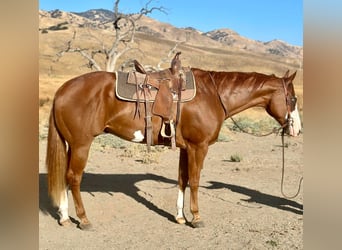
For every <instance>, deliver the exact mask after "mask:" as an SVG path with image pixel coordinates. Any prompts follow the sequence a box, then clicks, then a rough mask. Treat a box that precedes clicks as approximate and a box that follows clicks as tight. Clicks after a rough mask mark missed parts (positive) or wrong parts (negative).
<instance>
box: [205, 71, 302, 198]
mask: <svg viewBox="0 0 342 250" xmlns="http://www.w3.org/2000/svg"><path fill="white" fill-rule="evenodd" d="M209 76H210V78H211V81H212V82H213V84H214V86H215V88H216V91H217V95H218V97H219V99H220V102H221V104H222V107H223V109H224V111H225V113H226V117H229V118H230V119H231V120H232V121H233V123H234V124H235V126H236V127H237V128H238V129H240V130H241V131H242V132H243V133H246V134H248V135H252V136H256V137H265V136H269V135H271V134H273V133H275V134H278V133H279V132H280V130H282V131H281V144H282V170H281V184H280V191H281V194H282V195H283V196H284V197H285V198H287V199H293V198H295V197H297V196H298V194H299V192H300V188H301V185H302V182H303V177H301V178H300V180H299V184H298V189H297V192H296V193H295V194H294V195H292V196H288V195H286V194H285V193H284V176H285V143H284V135H285V128H286V127H287V126H288V125H289V124H291V123H292V122H293V120H292V118H291V107H290V103H289V102H290V101H289V98H288V91H287V89H286V86H285V81H284V79H282V83H283V88H284V95H285V101H286V107H287V119H286V122H285V123H284V124H283V125H282V126H280V127H279V128H276V127H275V128H273V130H272V131H271V132H269V133H266V134H261V135H259V134H253V133H250V132H248V131H246V130H244V129H243V128H241V127H240V126H239V125H238V123H237V122H236V121H235V120H234V119H233V117H232V116H230V115H229V113H228V111H227V110H226V108H225V106H224V105H223V102H222V99H221V97H220V95H219V93H218V90H217V86H216V84H215V80H214V78H213V76H212V75H211V73H210V72H209Z"/></svg>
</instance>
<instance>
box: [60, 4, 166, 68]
mask: <svg viewBox="0 0 342 250" xmlns="http://www.w3.org/2000/svg"><path fill="white" fill-rule="evenodd" d="M153 1H154V0H148V1H147V3H146V4H145V6H144V7H143V8H141V9H140V11H139V12H138V13H131V14H122V13H119V5H120V0H115V1H114V6H113V11H114V18H113V20H112V21H109V22H112V23H113V26H114V31H115V37H114V39H113V41H112V42H111V43H110V45H109V46H108V45H106V43H105V40H104V38H100V37H98V36H96V35H94V34H92V33H91V32H90V30H88V36H89V38H91V39H93V40H95V41H96V42H97V43H98V44H99V47H100V48H99V49H89V48H88V49H87V48H80V47H77V46H74V41H75V40H76V31H74V34H73V37H72V38H71V39H70V40H69V41H67V43H66V47H65V48H64V49H62V50H61V51H60V52H58V53H57V57H58V58H57V60H56V61H58V60H59V58H61V57H62V56H63V55H64V54H65V53H79V54H80V55H81V56H82V57H83V58H85V59H86V60H87V61H88V64H87V65H88V67H90V68H91V69H96V70H101V66H100V64H99V63H98V62H97V60H95V56H97V55H102V56H100V58H101V57H102V58H103V60H104V62H105V70H106V71H110V72H113V71H114V70H115V67H116V63H117V61H118V59H119V58H120V57H121V56H123V55H124V54H126V53H127V52H129V51H132V50H138V51H140V50H139V49H138V48H136V47H135V42H134V38H135V34H136V21H138V20H139V19H140V18H141V17H142V16H143V15H147V14H150V13H152V12H154V11H160V12H163V13H165V14H167V12H166V9H165V8H164V7H154V6H152V7H151V4H152V2H153ZM106 23H108V22H106ZM101 25H104V26H103V27H105V26H106V25H105V23H101ZM88 29H91V25H90V27H88ZM96 58H97V59H99V57H96Z"/></svg>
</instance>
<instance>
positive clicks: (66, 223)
mask: <svg viewBox="0 0 342 250" xmlns="http://www.w3.org/2000/svg"><path fill="white" fill-rule="evenodd" d="M58 223H59V225H61V226H62V227H70V226H71V224H72V223H71V220H70V219H66V220H63V221H59V222H58Z"/></svg>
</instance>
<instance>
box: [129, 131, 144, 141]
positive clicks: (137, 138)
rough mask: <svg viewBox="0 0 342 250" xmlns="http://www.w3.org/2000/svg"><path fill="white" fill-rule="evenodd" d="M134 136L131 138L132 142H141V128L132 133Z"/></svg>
mask: <svg viewBox="0 0 342 250" xmlns="http://www.w3.org/2000/svg"><path fill="white" fill-rule="evenodd" d="M133 136H134V138H133V139H132V141H133V142H142V141H143V140H144V138H145V137H144V135H143V134H142V133H141V130H137V131H135V132H134V134H133Z"/></svg>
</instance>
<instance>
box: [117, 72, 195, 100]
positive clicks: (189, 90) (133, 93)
mask: <svg viewBox="0 0 342 250" xmlns="http://www.w3.org/2000/svg"><path fill="white" fill-rule="evenodd" d="M115 73H116V84H115V94H116V96H117V97H118V98H119V99H121V100H124V101H132V102H136V101H137V100H138V98H137V90H136V85H135V84H131V83H128V73H127V72H121V71H117V72H115ZM185 76H186V85H185V90H184V91H182V94H181V102H188V101H191V100H192V99H193V98H194V97H195V95H196V83H195V78H194V76H193V74H192V71H188V72H185ZM157 92H158V90H157V89H155V88H153V87H151V89H150V95H149V96H147V99H148V100H149V101H150V102H154V101H155V99H156V95H157ZM138 94H139V100H140V102H145V97H144V93H143V91H141V90H140V89H139V90H138ZM173 101H174V102H177V101H178V96H176V97H175V98H174V99H173Z"/></svg>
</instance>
